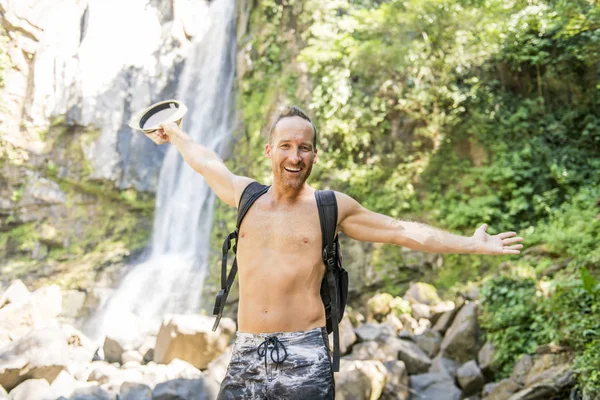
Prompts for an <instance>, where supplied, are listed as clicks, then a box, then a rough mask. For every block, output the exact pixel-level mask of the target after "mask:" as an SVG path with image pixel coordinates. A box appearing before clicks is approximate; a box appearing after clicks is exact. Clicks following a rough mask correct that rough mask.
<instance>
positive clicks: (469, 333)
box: [441, 303, 480, 363]
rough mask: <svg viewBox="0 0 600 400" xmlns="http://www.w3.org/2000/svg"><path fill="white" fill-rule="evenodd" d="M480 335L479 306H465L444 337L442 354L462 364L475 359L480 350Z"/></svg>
mask: <svg viewBox="0 0 600 400" xmlns="http://www.w3.org/2000/svg"><path fill="white" fill-rule="evenodd" d="M479 333H480V332H479V324H478V322H477V305H476V304H475V303H468V304H465V305H464V306H463V307H462V308H461V310H460V311H459V312H458V314H457V315H456V317H455V318H454V321H453V322H452V325H451V326H450V329H448V331H447V332H446V335H445V336H444V340H443V341H442V348H441V354H442V355H443V356H444V357H447V358H450V359H453V360H455V361H458V362H461V363H465V362H467V361H469V360H471V359H475V358H476V357H477V350H478V349H479Z"/></svg>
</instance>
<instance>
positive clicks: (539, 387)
mask: <svg viewBox="0 0 600 400" xmlns="http://www.w3.org/2000/svg"><path fill="white" fill-rule="evenodd" d="M559 393H560V391H559V390H558V389H557V388H556V387H554V386H552V385H548V384H544V383H538V384H536V385H533V386H532V387H529V388H527V389H524V390H521V391H519V392H517V393H515V394H513V395H512V396H510V397H509V398H508V400H547V399H555V398H557V397H556V396H557V395H558V394H559Z"/></svg>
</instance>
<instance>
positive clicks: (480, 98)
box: [234, 0, 600, 393]
mask: <svg viewBox="0 0 600 400" xmlns="http://www.w3.org/2000/svg"><path fill="white" fill-rule="evenodd" d="M263 3H264V4H261V5H260V6H259V7H258V8H257V9H256V13H255V14H253V17H254V21H255V22H254V23H257V24H260V25H259V26H260V29H258V31H257V32H256V34H254V35H252V39H250V43H251V46H250V47H251V48H252V49H253V51H252V52H251V54H252V60H253V69H252V70H251V71H250V72H249V73H248V74H247V76H246V77H244V79H243V81H242V82H243V83H242V84H243V87H242V103H243V107H244V119H245V122H246V132H244V133H243V135H240V136H238V140H239V142H238V144H237V146H236V152H237V154H240V156H239V157H238V158H237V159H235V160H234V164H235V166H236V167H237V168H236V169H237V171H239V172H240V173H247V174H248V175H250V176H253V177H255V178H259V179H261V178H262V177H265V175H266V173H265V170H267V171H268V169H269V166H268V164H266V163H264V162H262V163H260V162H257V161H256V160H257V159H262V155H261V153H262V147H263V145H264V142H265V140H266V139H265V137H264V136H261V134H263V133H264V131H265V129H264V128H265V125H266V124H265V119H266V117H267V116H268V115H269V114H270V113H271V112H272V106H273V105H272V102H273V101H281V100H282V99H283V100H285V101H290V102H297V101H299V100H302V101H304V102H305V103H304V104H302V105H305V106H306V105H308V109H309V111H310V113H311V114H312V116H314V117H315V123H316V126H317V127H318V128H319V131H320V135H321V136H320V141H319V145H318V147H319V156H320V162H319V164H317V166H316V167H315V169H314V170H313V171H314V172H313V173H314V176H313V181H312V182H313V183H315V184H316V186H317V187H331V188H335V189H336V190H340V191H343V192H345V193H348V194H349V195H351V196H352V197H354V198H356V199H357V200H359V201H360V202H361V203H362V204H363V205H365V206H366V207H368V208H370V209H372V210H373V211H377V212H381V213H385V214H387V215H391V216H394V217H399V218H403V219H419V220H422V221H426V222H429V223H430V224H433V225H439V226H442V227H445V228H447V229H450V230H453V231H458V232H462V233H463V234H468V235H471V234H472V233H473V230H474V229H475V228H476V227H477V226H479V225H480V224H481V223H483V222H486V223H488V224H489V225H490V229H489V232H490V233H492V234H494V233H498V232H501V231H506V230H517V231H518V232H519V233H520V234H521V235H522V236H524V237H525V238H526V243H525V245H526V247H530V246H533V245H540V246H541V247H543V248H544V249H546V250H545V253H543V254H541V255H539V256H535V257H533V256H528V257H529V258H527V257H522V258H521V259H519V261H518V262H514V263H512V264H507V265H509V266H508V267H506V268H505V269H507V270H508V271H505V272H506V274H505V275H506V276H505V275H501V276H500V277H498V276H495V275H493V274H495V273H496V272H497V271H498V270H500V269H502V268H501V267H500V265H501V264H502V263H504V262H505V261H506V259H507V257H498V258H494V259H491V258H489V257H487V258H485V257H480V256H446V257H445V260H444V266H443V267H442V268H440V269H439V270H436V269H434V272H435V276H433V277H432V281H433V282H435V284H436V286H438V287H440V288H441V289H446V290H449V291H450V290H452V289H456V288H459V287H461V286H465V285H467V284H468V283H469V282H478V281H479V282H481V281H485V285H484V288H483V298H484V300H483V304H484V308H485V310H484V327H485V329H486V330H487V335H488V337H489V338H491V339H492V340H493V341H494V343H495V344H496V346H497V348H498V349H499V351H498V359H497V360H496V365H497V367H498V368H499V369H500V371H502V374H504V376H505V375H506V374H507V373H508V371H509V370H510V368H511V367H512V365H511V363H512V362H513V361H514V360H516V359H517V358H518V357H520V356H521V355H522V354H524V353H530V352H532V351H533V350H534V349H535V347H536V346H537V345H540V344H544V343H545V342H548V341H551V340H555V341H563V342H565V343H566V344H568V345H569V346H572V347H573V349H574V350H575V352H576V359H575V365H576V368H577V371H578V372H579V379H580V381H579V385H580V387H581V388H582V390H586V391H590V393H593V391H594V390H598V389H599V383H598V382H599V380H600V378H599V376H598V372H597V371H598V370H600V366H599V365H598V361H596V359H597V358H598V357H597V354H598V353H599V352H600V344H599V342H598V340H597V336H596V335H597V334H598V332H599V330H598V326H597V322H596V321H598V320H600V319H599V318H598V317H597V311H598V293H597V291H596V287H597V283H596V282H598V279H600V271H599V267H598V266H599V265H600V247H599V246H598V243H600V219H599V218H598V214H599V213H600V210H599V209H598V207H597V205H596V203H597V201H598V200H599V199H600V189H599V187H600V83H599V81H598V65H600V7H598V5H597V2H593V1H588V0H539V1H522V0H511V1H505V0H485V1H483V0H407V1H399V0H390V1H376V0H367V1H365V0H361V1H350V0H332V1H326V2H323V1H318V0H309V1H306V2H304V5H303V8H299V7H298V2H292V3H291V5H288V6H286V5H284V3H282V2H278V1H275V0H273V1H269V2H263ZM290 10H294V12H291V11H290ZM293 15H295V16H297V18H292V17H291V16H293ZM291 26H293V27H294V28H295V29H297V31H298V32H300V33H301V35H302V36H301V39H302V40H301V41H297V42H292V41H290V40H289V38H288V36H287V35H286V34H287V33H288V31H287V30H288V29H289V28H290V27H291ZM298 47H299V49H298ZM302 71H306V73H307V74H308V75H309V79H310V83H309V84H308V85H307V84H306V83H302V82H304V81H303V79H301V78H303V72H302ZM306 86H308V88H309V89H310V93H311V95H310V97H309V99H308V100H305V98H304V97H299V96H298V95H297V94H298V93H299V92H302V90H306ZM400 258H401V257H400V256H399V255H398V252H397V251H395V250H394V249H390V247H387V246H381V247H374V252H373V254H372V261H373V265H374V266H375V267H376V268H380V269H382V270H385V268H387V267H388V266H389V265H393V266H394V267H395V266H398V265H405V264H403V261H402V260H401V259H400ZM514 258H516V257H514ZM561 263H562V264H564V267H561V268H562V270H561V268H558V269H559V270H561V271H560V272H559V273H556V274H555V275H550V276H548V277H544V278H543V279H542V281H539V279H540V278H541V277H542V275H543V273H545V271H547V270H552V269H553V268H554V267H555V266H556V265H558V264H561ZM510 265H514V266H513V267H511V266H510ZM519 271H521V272H523V271H524V272H525V274H524V275H523V274H519V273H517V272H519ZM489 275H493V276H495V277H493V278H492V279H487V280H486V279H485V278H486V277H487V276H489ZM384 276H385V274H384ZM384 279H385V278H384ZM394 284H395V282H386V283H385V285H386V290H388V291H389V292H390V293H393V294H400V293H395V292H393V290H398V289H397V288H396V289H394V288H393V287H392V286H394ZM542 284H543V285H542ZM544 285H549V287H550V289H549V290H550V292H549V293H545V292H544V290H542V287H541V286H544ZM396 286H397V284H396ZM594 317H595V318H596V319H594ZM594 357H595V358H594Z"/></svg>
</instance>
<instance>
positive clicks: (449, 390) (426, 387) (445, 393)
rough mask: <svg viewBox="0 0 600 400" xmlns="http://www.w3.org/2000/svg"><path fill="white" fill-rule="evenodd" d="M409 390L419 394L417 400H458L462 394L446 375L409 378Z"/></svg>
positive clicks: (424, 375) (425, 375)
mask: <svg viewBox="0 0 600 400" xmlns="http://www.w3.org/2000/svg"><path fill="white" fill-rule="evenodd" d="M410 388H411V390H412V391H413V392H416V393H418V394H419V397H416V396H415V397H416V398H418V399H423V400H425V399H427V400H460V398H461V396H462V392H461V390H460V389H459V388H457V387H456V385H454V380H453V379H452V378H450V377H449V376H448V375H446V374H439V373H433V374H420V375H413V376H411V377H410Z"/></svg>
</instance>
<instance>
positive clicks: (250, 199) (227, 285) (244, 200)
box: [212, 181, 269, 331]
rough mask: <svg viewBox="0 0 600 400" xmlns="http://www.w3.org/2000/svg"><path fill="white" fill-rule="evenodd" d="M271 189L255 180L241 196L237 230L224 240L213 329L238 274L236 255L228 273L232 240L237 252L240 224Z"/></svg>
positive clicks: (234, 251) (221, 313) (219, 318)
mask: <svg viewBox="0 0 600 400" xmlns="http://www.w3.org/2000/svg"><path fill="white" fill-rule="evenodd" d="M267 190H269V186H266V185H261V184H260V183H258V182H256V181H254V182H252V183H250V184H249V185H248V186H246V188H245V189H244V191H243V192H242V196H241V198H240V204H239V206H238V217H237V222H236V225H235V230H234V231H233V232H231V233H230V234H229V235H228V236H227V238H226V239H225V241H224V242H223V249H222V251H223V255H222V257H221V290H219V293H218V294H217V298H216V300H215V307H214V309H213V315H215V316H216V319H215V323H214V325H213V329H212V330H213V331H214V330H216V329H217V327H218V326H219V322H221V317H222V316H223V309H224V308H225V302H226V300H227V296H228V295H229V291H230V290H231V286H232V285H233V281H234V280H235V276H236V274H237V258H236V257H234V259H233V264H232V265H231V271H229V275H227V255H228V253H229V250H230V249H231V247H232V246H231V242H232V241H233V240H235V244H234V245H233V253H234V254H235V253H237V241H238V232H239V230H240V225H241V224H242V220H243V219H244V217H245V216H246V214H247V213H248V210H249V209H250V207H252V204H254V202H255V201H256V200H257V199H258V198H259V197H260V196H262V195H263V194H265V193H266V192H267Z"/></svg>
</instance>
